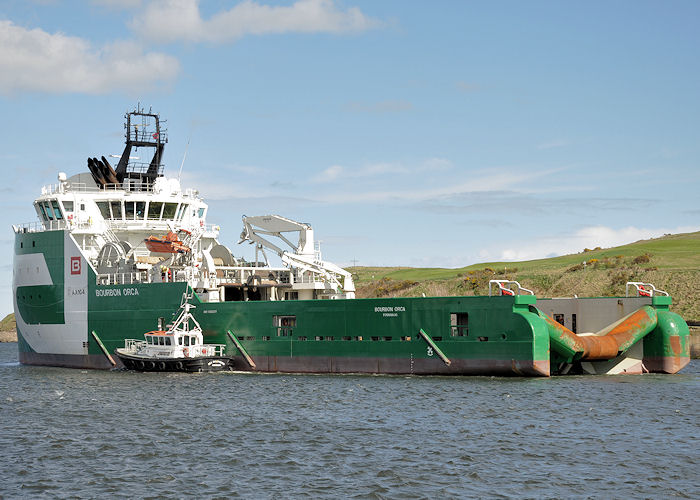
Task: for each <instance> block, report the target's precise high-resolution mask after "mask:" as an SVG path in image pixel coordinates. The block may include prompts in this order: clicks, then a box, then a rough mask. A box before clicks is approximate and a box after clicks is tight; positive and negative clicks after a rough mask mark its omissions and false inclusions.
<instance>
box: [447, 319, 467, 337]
mask: <svg viewBox="0 0 700 500" xmlns="http://www.w3.org/2000/svg"><path fill="white" fill-rule="evenodd" d="M450 329H451V334H452V336H453V337H466V336H467V335H469V314H467V313H451V314H450Z"/></svg>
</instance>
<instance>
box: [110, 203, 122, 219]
mask: <svg viewBox="0 0 700 500" xmlns="http://www.w3.org/2000/svg"><path fill="white" fill-rule="evenodd" d="M110 205H111V206H112V218H113V219H119V220H121V218H122V202H121V201H112V202H110Z"/></svg>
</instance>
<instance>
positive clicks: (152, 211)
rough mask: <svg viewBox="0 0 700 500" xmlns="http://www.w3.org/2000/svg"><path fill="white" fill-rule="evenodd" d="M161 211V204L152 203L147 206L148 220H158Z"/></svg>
mask: <svg viewBox="0 0 700 500" xmlns="http://www.w3.org/2000/svg"><path fill="white" fill-rule="evenodd" d="M162 211H163V202H161V201H152V202H150V203H149V204H148V219H149V220H158V219H160V213H161V212H162Z"/></svg>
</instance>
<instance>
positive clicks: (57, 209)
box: [51, 200, 63, 220]
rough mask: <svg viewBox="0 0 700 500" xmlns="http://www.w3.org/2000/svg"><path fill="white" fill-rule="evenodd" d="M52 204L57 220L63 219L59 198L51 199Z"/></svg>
mask: <svg viewBox="0 0 700 500" xmlns="http://www.w3.org/2000/svg"><path fill="white" fill-rule="evenodd" d="M51 204H52V205H53V216H54V217H56V220H61V219H63V214H61V208H60V207H59V206H58V200H51Z"/></svg>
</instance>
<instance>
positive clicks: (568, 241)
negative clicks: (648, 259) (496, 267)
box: [480, 226, 700, 261]
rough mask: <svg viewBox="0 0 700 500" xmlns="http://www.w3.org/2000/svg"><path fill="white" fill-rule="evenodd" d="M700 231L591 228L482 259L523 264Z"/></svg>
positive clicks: (497, 251)
mask: <svg viewBox="0 0 700 500" xmlns="http://www.w3.org/2000/svg"><path fill="white" fill-rule="evenodd" d="M695 231H700V226H678V227H675V228H669V227H666V228H638V227H634V226H629V227H624V228H621V229H613V228H611V227H606V226H589V227H584V228H582V229H579V230H578V231H576V232H574V233H572V234H569V235H566V234H563V235H562V234H558V235H557V236H556V237H544V238H540V239H538V240H536V241H534V242H532V241H528V242H525V243H522V244H521V245H518V246H513V247H509V248H495V247H494V248H491V249H484V250H482V252H481V254H480V255H481V256H482V257H484V258H485V259H487V260H500V261H521V260H532V259H542V258H545V257H548V256H554V255H567V254H573V253H578V252H581V251H582V250H583V249H584V248H595V247H602V248H610V247H616V246H620V245H626V244H628V243H633V242H635V241H639V240H646V239H649V238H659V237H660V236H663V235H664V234H678V233H691V232H695Z"/></svg>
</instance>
